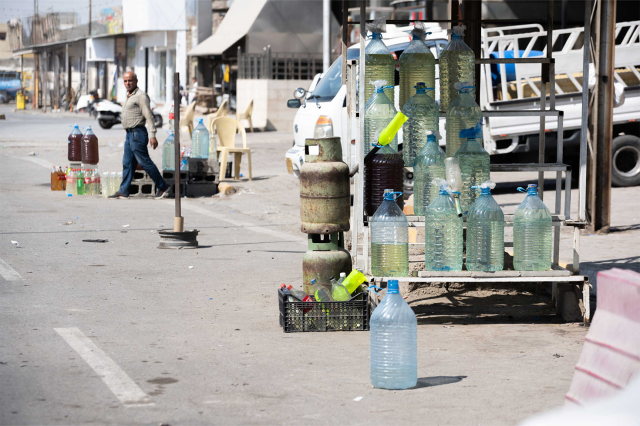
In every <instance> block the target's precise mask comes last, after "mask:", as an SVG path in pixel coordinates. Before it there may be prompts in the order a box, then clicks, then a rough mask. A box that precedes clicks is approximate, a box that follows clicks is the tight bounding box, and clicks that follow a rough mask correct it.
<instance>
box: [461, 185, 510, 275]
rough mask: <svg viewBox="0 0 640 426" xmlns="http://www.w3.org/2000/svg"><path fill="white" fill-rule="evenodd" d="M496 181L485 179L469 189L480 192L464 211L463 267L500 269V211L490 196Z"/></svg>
mask: <svg viewBox="0 0 640 426" xmlns="http://www.w3.org/2000/svg"><path fill="white" fill-rule="evenodd" d="M495 186H496V184H495V183H493V182H491V181H486V182H484V183H483V184H482V185H480V186H474V187H473V189H476V190H480V191H481V192H480V195H479V196H478V198H477V199H476V202H475V203H473V205H472V206H471V209H470V210H469V213H468V214H467V270H469V271H502V269H503V267H504V213H502V209H501V208H500V205H498V203H497V202H496V200H494V199H493V197H492V196H491V190H492V189H493V188H495Z"/></svg>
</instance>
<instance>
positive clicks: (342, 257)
mask: <svg viewBox="0 0 640 426" xmlns="http://www.w3.org/2000/svg"><path fill="white" fill-rule="evenodd" d="M351 266H352V265H351V255H350V254H349V252H348V251H346V250H345V249H344V234H343V233H342V232H336V233H334V234H330V235H323V234H309V251H307V252H306V253H305V254H304V256H303V257H302V283H303V288H304V291H306V292H307V294H310V293H309V292H311V291H312V290H311V287H312V286H311V280H313V279H315V280H316V285H321V286H323V287H325V288H326V289H327V290H329V291H331V283H330V278H331V277H334V278H336V279H338V277H339V276H340V272H344V273H349V272H351V270H352V267H351Z"/></svg>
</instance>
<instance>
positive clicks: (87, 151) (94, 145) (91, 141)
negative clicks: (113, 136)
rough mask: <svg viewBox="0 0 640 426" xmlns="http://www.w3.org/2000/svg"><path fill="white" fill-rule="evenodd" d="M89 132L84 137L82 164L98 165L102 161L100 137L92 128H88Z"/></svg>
mask: <svg viewBox="0 0 640 426" xmlns="http://www.w3.org/2000/svg"><path fill="white" fill-rule="evenodd" d="M86 129H87V131H86V132H85V133H84V135H83V136H82V144H81V151H82V162H83V163H84V164H98V162H99V161H100V156H99V153H98V137H97V136H96V134H95V133H93V130H91V126H87V127H86Z"/></svg>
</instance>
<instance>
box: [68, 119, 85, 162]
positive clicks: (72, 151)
mask: <svg viewBox="0 0 640 426" xmlns="http://www.w3.org/2000/svg"><path fill="white" fill-rule="evenodd" d="M67 159H68V160H69V161H73V162H79V161H82V132H81V131H80V127H78V125H77V124H74V125H73V130H71V133H70V134H69V139H68V143H67Z"/></svg>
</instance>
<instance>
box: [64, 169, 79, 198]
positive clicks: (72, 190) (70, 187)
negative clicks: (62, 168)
mask: <svg viewBox="0 0 640 426" xmlns="http://www.w3.org/2000/svg"><path fill="white" fill-rule="evenodd" d="M66 179H67V194H70V195H77V194H78V180H77V179H78V177H77V175H76V171H75V170H74V169H72V168H71V167H69V168H68V169H67V177H66Z"/></svg>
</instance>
